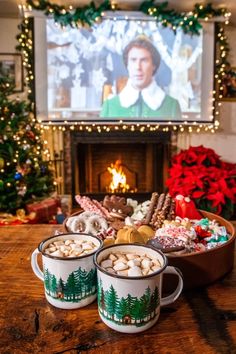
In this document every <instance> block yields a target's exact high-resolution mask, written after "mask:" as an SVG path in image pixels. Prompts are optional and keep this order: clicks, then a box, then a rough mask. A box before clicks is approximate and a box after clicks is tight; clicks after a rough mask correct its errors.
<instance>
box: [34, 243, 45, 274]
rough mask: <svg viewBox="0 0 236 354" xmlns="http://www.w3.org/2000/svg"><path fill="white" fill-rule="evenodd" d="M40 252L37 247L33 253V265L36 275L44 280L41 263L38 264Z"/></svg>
mask: <svg viewBox="0 0 236 354" xmlns="http://www.w3.org/2000/svg"><path fill="white" fill-rule="evenodd" d="M39 253H40V252H39V250H38V249H37V248H36V249H35V250H34V252H33V253H32V255H31V267H32V269H33V272H34V274H35V275H36V277H38V278H39V279H40V280H42V281H44V275H43V272H42V271H41V269H40V268H39V265H38V254H39Z"/></svg>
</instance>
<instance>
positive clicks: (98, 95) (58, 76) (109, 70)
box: [35, 12, 214, 124]
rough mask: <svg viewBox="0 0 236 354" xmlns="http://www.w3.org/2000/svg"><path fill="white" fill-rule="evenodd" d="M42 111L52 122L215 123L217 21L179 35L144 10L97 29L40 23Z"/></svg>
mask: <svg viewBox="0 0 236 354" xmlns="http://www.w3.org/2000/svg"><path fill="white" fill-rule="evenodd" d="M35 41H37V43H38V44H37V46H36V47H35V69H36V72H35V75H36V107H37V113H38V116H39V118H40V119H41V120H42V121H44V122H47V121H52V122H55V123H56V122H58V123H60V122H63V121H68V122H70V121H71V122H76V121H77V122H81V121H84V122H98V123H104V124H105V123H111V124H112V123H117V122H119V121H120V120H122V121H123V122H127V123H128V122H132V123H133V122H138V123H147V124H149V123H152V122H153V123H155V122H156V123H163V124H166V123H167V122H169V121H173V122H175V123H176V124H178V123H179V124H181V123H183V122H185V121H187V122H198V123H202V122H203V123H211V122H212V121H213V115H212V114H213V113H212V98H213V96H212V95H213V89H214V24H213V23H204V24H203V29H202V30H201V32H200V35H199V36H197V35H195V36H191V35H189V34H185V33H183V31H182V30H181V29H178V30H177V32H176V34H175V33H174V32H173V31H172V30H171V29H169V28H164V27H162V26H161V25H159V24H157V23H156V22H155V21H154V19H153V18H152V17H149V16H145V15H143V14H141V13H135V12H131V13H127V12H126V13H125V14H124V13H122V12H118V13H115V14H114V13H112V16H109V14H108V15H106V17H104V18H103V20H102V22H101V23H99V24H96V25H94V26H93V27H92V28H91V29H85V28H80V29H78V28H72V27H70V26H68V27H66V28H61V27H60V26H59V25H57V24H56V23H55V22H54V20H53V19H50V18H47V19H46V18H42V17H41V18H35Z"/></svg>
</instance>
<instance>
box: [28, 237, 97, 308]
mask: <svg viewBox="0 0 236 354" xmlns="http://www.w3.org/2000/svg"><path fill="white" fill-rule="evenodd" d="M81 239H82V240H85V241H92V242H93V244H95V246H96V247H95V248H94V250H93V251H92V252H91V253H88V254H84V255H82V256H78V257H63V258H62V257H55V256H52V255H50V254H48V253H45V249H46V248H47V247H48V246H49V245H50V244H51V243H53V242H54V241H59V240H63V241H65V240H81ZM101 247H102V241H101V240H100V239H99V238H97V237H96V236H92V235H88V234H83V233H71V234H62V235H57V236H53V237H50V238H47V239H45V240H44V241H42V242H41V243H40V244H39V246H38V248H36V249H35V250H34V252H33V253H32V256H31V266H32V269H33V271H34V273H35V275H36V276H37V277H38V278H39V279H40V280H42V281H43V282H44V290H45V297H46V299H47V301H48V302H49V303H50V304H52V305H53V306H55V307H59V308H62V309H75V308H79V307H83V306H86V305H88V304H90V303H91V302H93V301H94V300H95V299H96V297H97V274H96V268H95V266H94V262H93V256H94V254H95V253H96V252H97V250H99V249H100V248H101ZM39 254H41V255H42V263H43V271H42V270H41V269H40V267H39V265H38V255H39Z"/></svg>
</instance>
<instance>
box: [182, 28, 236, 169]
mask: <svg viewBox="0 0 236 354" xmlns="http://www.w3.org/2000/svg"><path fill="white" fill-rule="evenodd" d="M226 33H227V36H228V40H229V46H230V55H229V62H230V63H231V65H232V66H235V67H236V47H235V37H236V28H235V27H231V26H230V27H228V29H227V32H226ZM219 121H220V129H219V130H218V131H217V133H215V134H212V133H208V134H207V133H200V134H188V133H184V134H179V135H178V138H177V148H178V149H186V148H187V147H188V146H189V145H192V146H198V145H204V146H205V147H209V148H212V149H214V150H215V151H216V153H217V154H219V155H220V156H221V157H222V159H223V160H225V161H228V162H234V163H236V100H235V102H232V101H231V102H229V101H222V105H221V107H220V115H219Z"/></svg>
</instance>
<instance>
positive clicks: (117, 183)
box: [107, 160, 130, 193]
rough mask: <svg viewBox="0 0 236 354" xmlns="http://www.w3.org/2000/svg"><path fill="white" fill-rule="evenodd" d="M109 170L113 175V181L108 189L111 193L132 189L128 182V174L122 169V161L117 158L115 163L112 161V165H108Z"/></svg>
mask: <svg viewBox="0 0 236 354" xmlns="http://www.w3.org/2000/svg"><path fill="white" fill-rule="evenodd" d="M107 170H108V171H109V172H110V174H111V175H112V180H111V183H110V185H109V187H108V190H109V191H110V192H111V193H115V192H122V193H125V192H128V191H129V189H130V186H129V185H128V184H127V183H126V175H125V173H124V171H123V170H122V165H121V161H120V160H116V162H115V163H114V164H113V163H111V166H109V167H107Z"/></svg>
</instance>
